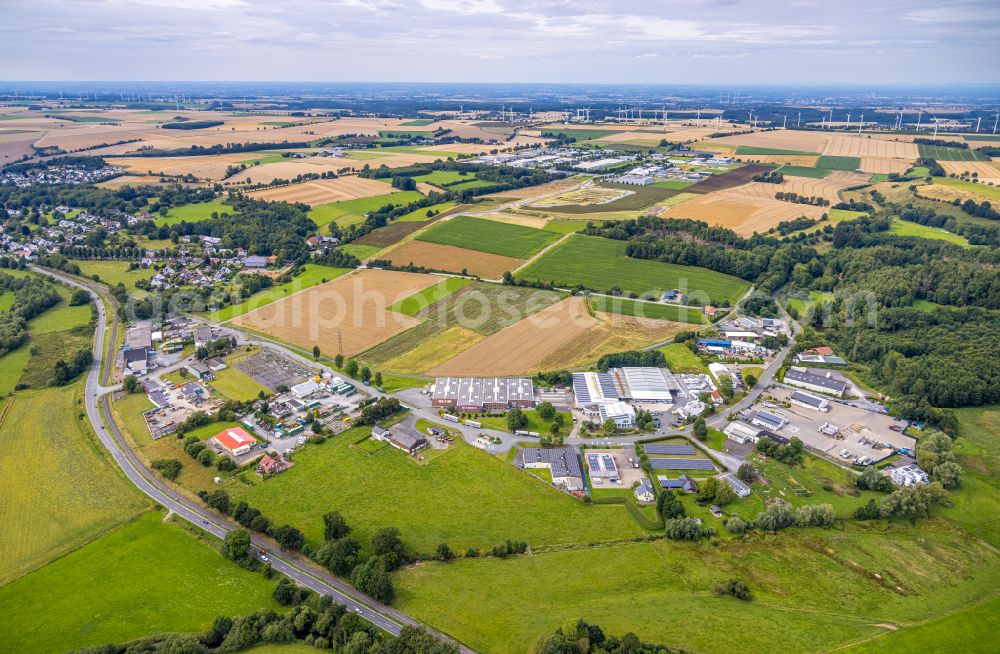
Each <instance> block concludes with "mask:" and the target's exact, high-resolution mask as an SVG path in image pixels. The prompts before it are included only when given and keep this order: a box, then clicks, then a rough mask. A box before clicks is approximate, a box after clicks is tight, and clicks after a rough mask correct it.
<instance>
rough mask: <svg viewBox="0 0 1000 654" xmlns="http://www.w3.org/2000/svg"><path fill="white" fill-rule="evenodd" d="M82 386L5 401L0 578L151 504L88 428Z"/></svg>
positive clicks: (0, 485) (0, 439) (36, 563)
mask: <svg viewBox="0 0 1000 654" xmlns="http://www.w3.org/2000/svg"><path fill="white" fill-rule="evenodd" d="M81 392H82V391H81V390H80V385H79V384H75V385H72V386H67V387H63V388H50V389H45V390H38V391H22V392H18V393H17V394H16V395H15V396H14V398H13V399H10V400H7V401H5V402H4V403H3V405H2V407H0V411H3V412H6V413H0V416H3V417H2V418H0V420H2V425H0V427H2V428H0V446H2V448H3V451H4V452H6V453H7V454H6V455H5V456H3V457H0V497H2V498H3V501H2V502H0V523H2V524H3V525H4V528H3V529H0V584H3V583H6V582H9V581H11V580H12V579H14V578H16V577H18V576H20V575H22V574H24V573H25V572H28V571H29V570H33V569H35V568H37V567H39V566H40V565H43V564H45V563H46V562H48V561H50V560H52V559H55V558H57V557H59V556H62V555H64V554H66V553H67V552H69V551H72V550H73V549H76V548H77V547H79V546H80V545H82V544H84V543H86V542H87V541H89V540H92V539H93V538H96V537H97V536H99V535H100V534H102V533H103V532H104V531H106V530H107V529H109V528H111V527H114V526H116V525H119V524H122V523H123V522H126V521H128V520H129V519H130V518H132V517H134V516H135V515H137V514H138V513H140V512H141V511H143V510H144V509H145V508H147V507H148V504H147V503H146V500H145V496H143V495H141V494H139V493H138V492H136V491H135V490H134V489H133V487H132V485H131V484H130V483H129V482H127V481H126V480H125V477H124V476H123V475H122V474H121V473H120V472H119V471H118V470H117V467H116V466H115V465H114V464H113V463H112V462H111V461H110V459H109V458H108V457H106V455H105V454H104V450H103V448H101V446H100V444H99V443H98V442H97V439H96V438H95V437H94V436H93V435H92V434H91V433H90V432H89V429H88V430H87V431H86V432H85V431H84V429H85V427H84V425H85V424H86V423H85V422H84V421H82V420H81V419H80V418H79V416H80V415H81V414H82V413H83V408H82V406H81V405H79V404H78V401H81V398H80V394H81ZM0 604H4V605H6V606H7V608H8V609H9V608H12V605H11V604H10V603H8V602H0ZM0 613H6V611H4V612H0Z"/></svg>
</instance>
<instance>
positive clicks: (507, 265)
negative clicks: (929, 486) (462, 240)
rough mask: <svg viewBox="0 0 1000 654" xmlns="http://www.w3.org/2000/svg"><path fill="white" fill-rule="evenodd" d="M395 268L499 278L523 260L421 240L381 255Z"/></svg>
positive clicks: (519, 264)
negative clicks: (414, 268)
mask: <svg viewBox="0 0 1000 654" xmlns="http://www.w3.org/2000/svg"><path fill="white" fill-rule="evenodd" d="M380 257H381V258H384V259H388V260H389V261H391V262H392V264H393V265H396V266H408V265H411V264H412V265H415V266H420V267H422V268H429V269H431V270H445V271H447V272H452V273H463V272H464V273H467V274H471V275H477V276H479V277H483V278H485V279H500V278H501V277H502V276H503V274H504V273H505V272H507V271H513V270H516V269H517V268H518V267H520V266H521V264H523V263H524V259H515V258H513V257H505V256H501V255H499V254H490V253H489V252H478V251H476V250H470V249H467V248H460V247H455V246H453V245H441V244H439V243H428V242H425V241H422V240H419V239H415V240H412V241H408V242H406V243H403V244H402V245H400V246H399V247H396V248H393V249H391V250H389V251H388V252H386V253H384V254H382V255H380Z"/></svg>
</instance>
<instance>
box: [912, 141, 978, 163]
mask: <svg viewBox="0 0 1000 654" xmlns="http://www.w3.org/2000/svg"><path fill="white" fill-rule="evenodd" d="M919 148H920V157H921V158H922V159H937V160H938V161H983V160H984V159H985V157H983V156H982V155H981V154H979V153H978V152H976V151H975V150H973V149H971V148H968V149H964V148H949V147H946V146H942V145H924V144H923V143H921V144H920V145H919Z"/></svg>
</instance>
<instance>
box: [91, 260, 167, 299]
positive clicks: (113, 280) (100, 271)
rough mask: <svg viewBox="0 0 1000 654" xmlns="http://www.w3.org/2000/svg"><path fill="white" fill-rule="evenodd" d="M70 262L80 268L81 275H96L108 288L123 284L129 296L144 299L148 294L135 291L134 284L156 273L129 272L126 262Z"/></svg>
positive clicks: (151, 271)
mask: <svg viewBox="0 0 1000 654" xmlns="http://www.w3.org/2000/svg"><path fill="white" fill-rule="evenodd" d="M72 261H73V263H75V264H76V265H78V266H80V272H81V273H82V274H83V275H85V276H87V277H93V276H94V275H97V276H98V277H100V280H101V281H102V282H104V283H105V284H107V285H108V286H117V285H118V284H124V285H125V288H126V289H128V291H129V293H130V294H132V295H137V296H140V297H145V296H146V295H148V293H146V291H143V290H141V289H137V288H136V287H135V283H136V282H138V281H140V280H148V279H149V278H151V277H152V276H153V275H155V274H156V271H155V270H153V269H152V268H136V269H135V270H129V269H128V267H129V262H128V261H83V260H79V259H73V260H72Z"/></svg>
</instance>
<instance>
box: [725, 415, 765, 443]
mask: <svg viewBox="0 0 1000 654" xmlns="http://www.w3.org/2000/svg"><path fill="white" fill-rule="evenodd" d="M760 432H761V430H760V429H759V428H757V427H751V426H750V425H748V424H746V423H745V422H740V421H739V420H734V421H732V422H730V423H729V424H728V425H726V428H725V429H723V430H722V433H723V434H725V435H726V436H727V437H728V438H729V440H731V441H734V442H736V443H740V444H741V445H742V444H744V443H755V444H756V443H757V441H759V440H760Z"/></svg>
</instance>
